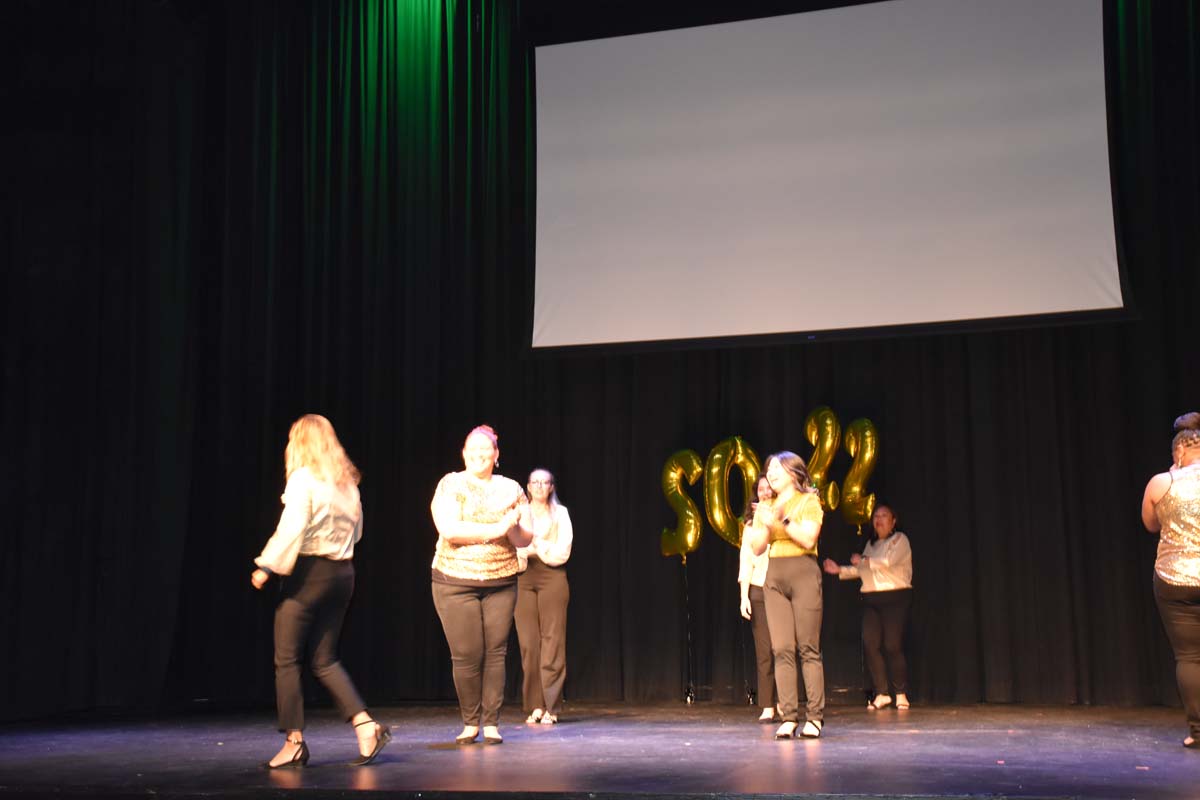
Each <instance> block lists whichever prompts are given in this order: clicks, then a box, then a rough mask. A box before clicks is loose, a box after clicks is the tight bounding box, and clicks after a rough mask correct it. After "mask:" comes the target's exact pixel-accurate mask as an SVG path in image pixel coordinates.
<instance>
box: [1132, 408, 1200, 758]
mask: <svg viewBox="0 0 1200 800" xmlns="http://www.w3.org/2000/svg"><path fill="white" fill-rule="evenodd" d="M1175 431H1176V434H1175V439H1174V441H1173V442H1172V443H1171V453H1172V455H1173V456H1174V459H1175V460H1174V463H1173V464H1172V465H1171V468H1170V469H1169V470H1167V471H1166V472H1160V473H1159V474H1157V475H1155V476H1154V477H1153V478H1151V479H1150V482H1149V483H1148V484H1146V493H1145V495H1144V496H1143V498H1142V523H1143V524H1145V526H1146V530H1148V531H1150V532H1152V533H1158V534H1159V538H1158V558H1157V559H1155V562H1154V600H1155V602H1156V603H1157V604H1158V612H1159V614H1160V615H1161V616H1162V621H1163V627H1165V628H1166V630H1167V638H1168V639H1170V640H1171V649H1172V650H1174V651H1175V679H1176V680H1177V681H1178V682H1179V697H1180V699H1182V700H1183V708H1184V710H1185V711H1186V712H1187V721H1188V736H1187V738H1186V739H1184V740H1183V746H1184V747H1190V748H1195V749H1200V413H1198V412H1195V411H1193V412H1191V413H1189V414H1184V415H1183V416H1182V417H1180V418H1179V419H1177V420H1175Z"/></svg>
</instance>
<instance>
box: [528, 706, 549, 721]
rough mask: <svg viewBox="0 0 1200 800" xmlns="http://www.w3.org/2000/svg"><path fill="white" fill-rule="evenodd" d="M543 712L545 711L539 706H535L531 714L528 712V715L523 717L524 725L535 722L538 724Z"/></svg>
mask: <svg viewBox="0 0 1200 800" xmlns="http://www.w3.org/2000/svg"><path fill="white" fill-rule="evenodd" d="M544 713H545V712H544V711H542V710H541V709H540V708H535V709H534V710H533V713H532V714H530V715H529V716H528V717H526V718H525V724H526V725H536V724H538V723H539V722H541V721H542V715H543V714H544Z"/></svg>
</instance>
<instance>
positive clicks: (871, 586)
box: [838, 531, 913, 592]
mask: <svg viewBox="0 0 1200 800" xmlns="http://www.w3.org/2000/svg"><path fill="white" fill-rule="evenodd" d="M838 577H839V578H841V579H842V580H844V581H848V580H853V579H854V578H862V590H863V591H864V592H890V591H893V590H895V589H911V588H912V580H913V562H912V546H911V545H910V544H909V543H908V537H907V536H905V535H904V534H903V533H901V532H900V531H893V533H892V535H891V536H889V537H887V538H886V539H883V540H872V541H871V542H869V543H868V544H867V546H866V547H865V548H864V549H863V557H862V560H861V561H859V562H858V566H856V567H842V568H841V569H840V570H839V572H838Z"/></svg>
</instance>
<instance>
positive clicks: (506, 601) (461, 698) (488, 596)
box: [430, 425, 533, 744]
mask: <svg viewBox="0 0 1200 800" xmlns="http://www.w3.org/2000/svg"><path fill="white" fill-rule="evenodd" d="M462 459H463V466H464V467H465V468H464V469H463V471H462V472H451V473H449V474H447V475H446V476H445V477H443V478H442V480H441V481H440V482H439V483H438V486H437V491H436V492H435V493H434V495H433V502H432V503H431V504H430V510H431V511H432V512H433V522H434V525H436V526H437V531H438V540H437V548H436V550H435V552H434V556H433V569H432V578H433V580H432V583H433V587H432V588H433V605H434V607H435V608H436V609H437V613H438V618H439V619H440V620H441V621H442V630H443V631H444V632H445V634H446V643H447V644H448V645H450V659H451V661H452V663H453V665H454V689H455V691H456V692H457V693H458V706H459V710H460V711H461V712H462V721H463V729H462V733H460V734H459V735H458V736H457V737H456V738H455V741H456V742H458V743H459V744H470V743H471V742H474V741H475V739H476V737H478V736H479V729H480V728H483V740H484V742H486V743H487V744H500V743H501V742H502V741H504V740H503V738H501V736H500V728H499V724H500V705H501V703H502V702H503V701H504V658H505V655H506V654H507V652H508V634H509V632H510V631H511V630H512V624H513V610H514V609H515V608H516V605H517V572H518V571H519V570H520V565H519V563H518V561H517V548H518V547H527V546H528V545H529V543H530V542H531V541H532V540H533V522H532V520H531V518H530V514H529V499H528V498H527V497H526V496H525V492H524V490H522V489H521V485H520V484H519V483H517V482H516V481H514V480H512V479H511V478H506V477H504V476H503V475H496V474H494V470H495V468H496V463H497V462H498V461H499V460H500V440H499V437H497V436H496V432H495V431H494V430H492V428H491V426H489V425H480V426H478V427H476V428H475V429H473V430H472V431H471V433H470V434H468V435H467V440H466V442H464V443H463V450H462Z"/></svg>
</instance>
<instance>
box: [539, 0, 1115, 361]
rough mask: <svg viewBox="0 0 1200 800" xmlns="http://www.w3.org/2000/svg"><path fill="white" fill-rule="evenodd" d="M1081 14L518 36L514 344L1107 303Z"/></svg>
mask: <svg viewBox="0 0 1200 800" xmlns="http://www.w3.org/2000/svg"><path fill="white" fill-rule="evenodd" d="M1102 29H1103V20H1102V8H1101V0H890V1H889V2H880V3H872V4H867V5H858V6H851V7H844V8H838V9H833V10H826V11H815V12H809V13H803V14H793V15H788V16H778V17H770V18H765V19H757V20H749V21H743V22H734V23H726V24H720V25H710V26H704V27H695V28H685V29H679V30H671V31H664V32H656V33H649V34H638V35H633V36H621V37H614V38H610V39H600V40H592V41H584V42H572V43H567V44H556V45H549V46H542V47H538V48H537V49H536V53H535V57H536V97H537V100H536V102H537V109H536V113H537V219H536V242H535V247H536V260H535V261H536V263H535V276H534V298H533V319H532V325H531V327H532V346H533V347H534V348H564V347H574V346H582V345H599V344H620V343H631V342H662V341H678V340H689V339H709V338H712V337H717V338H730V337H745V336H761V335H763V334H785V333H797V332H799V333H805V332H820V333H821V334H822V337H823V336H825V335H836V334H837V332H838V331H853V330H858V331H861V330H863V329H876V328H880V327H888V329H889V330H890V329H891V327H890V326H928V325H933V324H936V323H946V322H960V321H972V320H997V319H1009V318H1024V317H1040V316H1043V315H1064V314H1072V313H1081V312H1096V311H1103V310H1113V309H1120V308H1122V307H1123V296H1122V290H1121V278H1120V272H1119V270H1118V263H1117V247H1116V242H1115V231H1114V223H1113V209H1112V195H1111V189H1110V178H1109V154H1108V137H1107V116H1106V105H1105V81H1104V52H1103V30H1102ZM822 337H817V338H822Z"/></svg>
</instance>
